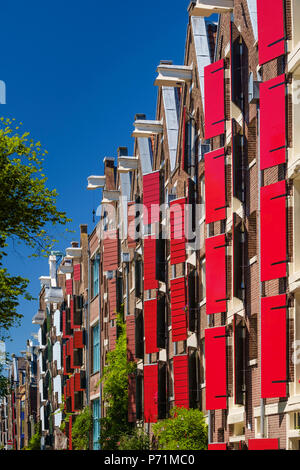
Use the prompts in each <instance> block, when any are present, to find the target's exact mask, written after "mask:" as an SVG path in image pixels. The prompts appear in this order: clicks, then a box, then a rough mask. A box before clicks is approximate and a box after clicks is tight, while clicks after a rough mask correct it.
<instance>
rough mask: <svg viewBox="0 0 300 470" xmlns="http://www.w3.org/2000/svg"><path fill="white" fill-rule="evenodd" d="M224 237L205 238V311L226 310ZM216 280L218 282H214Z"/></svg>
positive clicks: (208, 312)
mask: <svg viewBox="0 0 300 470" xmlns="http://www.w3.org/2000/svg"><path fill="white" fill-rule="evenodd" d="M225 244H226V239H225V235H224V234H222V235H217V236H216V237H211V238H207V239H206V240H205V250H206V313H207V314H208V315H210V314H212V313H219V312H226V246H225ZM216 280H217V281H218V282H216Z"/></svg>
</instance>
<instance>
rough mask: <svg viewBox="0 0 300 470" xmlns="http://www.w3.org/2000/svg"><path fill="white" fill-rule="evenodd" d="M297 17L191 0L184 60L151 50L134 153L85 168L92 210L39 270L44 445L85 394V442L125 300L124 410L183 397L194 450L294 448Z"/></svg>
mask: <svg viewBox="0 0 300 470" xmlns="http://www.w3.org/2000/svg"><path fill="white" fill-rule="evenodd" d="M182 13H183V12H182ZM299 31H300V6H299V2H298V0H272V1H271V0H239V1H237V0H206V1H201V2H198V1H197V2H191V3H190V5H189V8H188V26H187V36H186V44H185V56H184V64H180V65H175V64H173V63H172V61H167V60H163V61H161V62H160V63H159V65H158V67H157V77H156V79H155V83H154V86H156V87H157V91H158V93H157V103H156V108H155V109H156V111H155V113H156V114H155V118H154V119H151V120H150V119H147V118H146V116H145V115H144V114H137V115H136V116H135V119H134V126H133V132H132V137H133V152H132V154H131V155H129V152H128V149H127V148H126V147H119V148H117V149H116V153H117V157H116V158H113V157H105V158H104V174H103V175H101V176H90V177H89V178H88V189H89V190H96V191H98V190H101V193H100V192H99V208H98V210H97V215H99V216H100V221H99V222H98V224H97V225H96V226H95V228H94V230H93V231H92V232H91V233H90V234H88V230H87V226H85V225H82V226H81V229H80V245H79V244H77V243H75V242H74V243H73V244H72V247H70V248H68V249H67V250H66V254H56V255H55V254H53V255H52V256H51V257H50V260H49V262H50V276H46V277H42V278H40V280H41V283H42V290H41V294H40V307H39V311H38V313H37V315H36V316H35V318H34V320H33V321H34V323H37V324H39V325H40V329H39V361H38V362H39V367H38V371H37V381H38V383H39V393H38V398H37V402H38V406H37V415H38V416H37V420H40V421H41V422H42V433H43V440H42V447H43V448H65V449H66V448H68V449H70V450H71V449H72V425H73V424H74V422H75V420H76V415H77V414H78V413H79V412H80V411H81V410H83V409H84V407H85V406H90V407H91V409H92V412H93V431H92V433H91V436H90V448H91V449H94V450H99V449H100V445H99V437H100V434H101V429H100V424H99V418H101V417H104V416H105V409H106V404H105V403H104V401H103V398H102V397H103V394H102V387H103V385H102V384H101V383H100V379H101V377H102V373H103V370H104V368H105V366H106V364H107V354H108V352H109V351H111V350H113V349H114V348H115V346H116V341H117V339H118V329H117V315H118V314H122V315H123V318H124V320H125V322H126V332H127V357H128V360H130V361H135V362H136V365H137V367H136V372H135V373H134V374H132V375H131V376H129V377H128V422H130V423H132V425H133V426H138V427H143V428H144V429H145V430H146V431H147V432H148V433H149V434H151V432H152V425H153V423H155V422H157V420H159V419H163V418H165V417H167V416H168V413H169V411H170V409H171V408H172V407H174V406H183V407H186V408H198V409H200V410H201V411H203V413H204V414H205V417H206V420H207V423H208V433H209V449H230V450H243V449H249V450H251V449H295V450H299V449H300V433H299V426H300V388H299V387H300V385H299V382H300V360H299V358H298V347H299V345H300V343H299V341H300V255H299V253H300V239H299V234H298V232H299V223H300V222H299V221H300V219H299V213H300V212H299V210H300V183H299V181H300V172H299V169H300V164H299V162H300V156H299V155H300V147H299V145H300V141H299V138H298V135H297V126H298V118H299V117H300V111H299V109H300V107H299V99H300V94H299V84H300V82H299V77H300V33H299ZM18 393H19V392H18ZM7 401H8V412H7V414H8V438H14V437H13V436H14V435H15V434H14V433H15V432H16V431H13V430H14V429H15V428H14V427H13V423H14V422H15V416H16V413H17V412H18V411H13V410H16V405H15V403H16V402H15V395H14V393H12V395H11V396H10V397H8V399H7ZM10 403H11V404H10ZM10 410H11V411H10ZM66 417H69V419H68V420H67V423H66V425H65V426H64V427H63V428H62V426H61V425H62V423H63V422H66ZM10 423H11V424H10ZM62 429H63V431H62ZM18 445H19V444H18V443H17V442H16V444H15V446H16V447H18Z"/></svg>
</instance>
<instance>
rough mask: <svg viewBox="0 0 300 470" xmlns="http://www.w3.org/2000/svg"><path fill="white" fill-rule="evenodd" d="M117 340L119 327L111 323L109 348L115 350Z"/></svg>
mask: <svg viewBox="0 0 300 470" xmlns="http://www.w3.org/2000/svg"><path fill="white" fill-rule="evenodd" d="M116 342H117V327H116V326H111V325H109V327H108V345H109V346H108V349H109V351H113V350H114V349H115V348H116Z"/></svg>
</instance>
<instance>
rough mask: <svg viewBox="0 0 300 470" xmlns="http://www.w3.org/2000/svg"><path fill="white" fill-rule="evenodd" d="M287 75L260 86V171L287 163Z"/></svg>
mask: <svg viewBox="0 0 300 470" xmlns="http://www.w3.org/2000/svg"><path fill="white" fill-rule="evenodd" d="M285 88H286V86H285V75H284V74H283V75H280V76H279V77H276V78H273V79H272V80H268V81H267V82H264V83H262V84H261V85H260V110H261V111H260V169H261V170H264V169H266V168H270V167H272V166H275V165H279V164H281V163H285V161H286V106H285V102H286V98H285Z"/></svg>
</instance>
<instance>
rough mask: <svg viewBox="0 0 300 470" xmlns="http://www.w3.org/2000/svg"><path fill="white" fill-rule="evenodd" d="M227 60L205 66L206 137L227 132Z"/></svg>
mask: <svg viewBox="0 0 300 470" xmlns="http://www.w3.org/2000/svg"><path fill="white" fill-rule="evenodd" d="M224 67H225V62H224V60H223V59H221V60H219V61H218V62H215V63H213V64H210V65H207V66H206V67H205V68H204V94H205V139H210V138H212V137H216V136H217V135H220V134H224V132H225V87H224V84H225V70H224Z"/></svg>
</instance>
